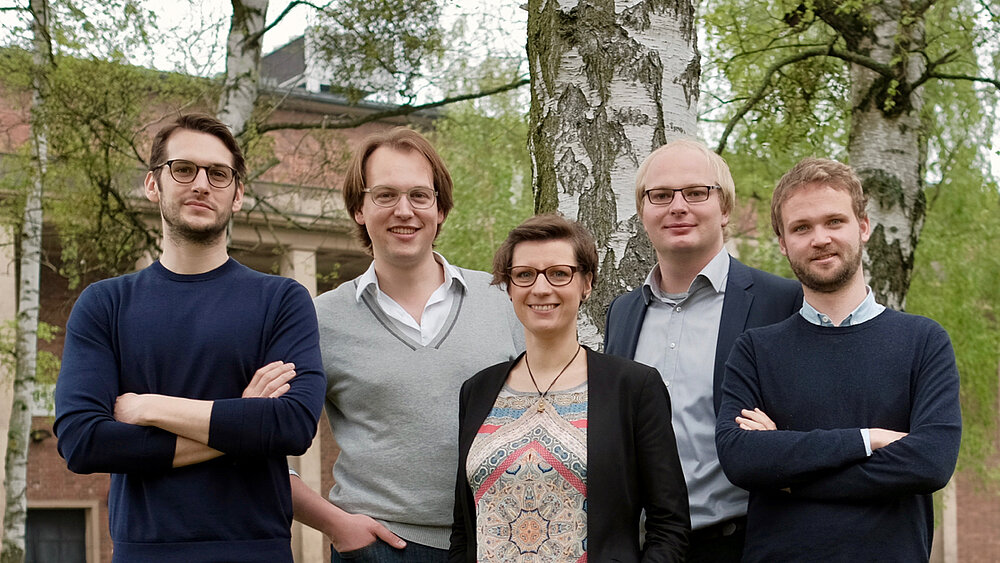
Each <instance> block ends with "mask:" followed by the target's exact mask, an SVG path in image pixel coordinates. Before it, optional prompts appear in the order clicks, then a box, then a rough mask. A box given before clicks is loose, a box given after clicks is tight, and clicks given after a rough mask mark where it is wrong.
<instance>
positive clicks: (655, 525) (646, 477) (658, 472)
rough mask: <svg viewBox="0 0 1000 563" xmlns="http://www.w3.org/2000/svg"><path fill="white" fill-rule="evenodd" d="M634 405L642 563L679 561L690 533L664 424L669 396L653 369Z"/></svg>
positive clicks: (670, 435) (683, 489)
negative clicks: (642, 518) (643, 540)
mask: <svg viewBox="0 0 1000 563" xmlns="http://www.w3.org/2000/svg"><path fill="white" fill-rule="evenodd" d="M644 367H645V366H644ZM638 401H639V405H638V408H637V409H636V422H635V424H636V428H635V433H634V435H635V436H636V445H635V449H636V465H637V469H638V477H639V480H640V483H641V484H642V493H641V494H642V497H643V498H644V499H645V501H644V504H643V508H644V509H645V511H646V543H645V545H644V546H643V555H642V561H645V562H654V561H657V562H659V561H663V562H669V561H683V560H684V557H685V554H686V553H687V546H688V535H689V533H690V530H691V518H690V515H689V507H688V494H687V485H686V484H685V482H684V472H683V470H682V469H681V462H680V458H679V457H678V455H677V441H676V439H675V438H674V429H673V426H672V425H671V422H670V396H669V395H668V394H667V388H666V386H665V385H664V384H663V380H662V379H661V378H660V374H659V372H657V371H656V370H655V369H652V368H649V369H648V370H646V373H645V377H644V378H643V383H642V390H641V392H640V393H639V394H638Z"/></svg>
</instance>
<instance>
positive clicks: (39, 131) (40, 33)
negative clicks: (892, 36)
mask: <svg viewBox="0 0 1000 563" xmlns="http://www.w3.org/2000/svg"><path fill="white" fill-rule="evenodd" d="M30 10H31V30H32V35H33V43H34V54H33V58H32V65H33V66H34V76H35V81H34V84H33V89H32V90H33V91H32V103H31V105H32V113H33V114H38V113H40V110H41V108H42V106H43V104H44V103H45V93H46V89H47V84H46V76H47V75H48V69H49V68H50V67H51V65H52V45H51V41H50V38H49V28H48V19H49V6H48V0H31V3H30ZM31 133H32V139H31V152H32V160H33V161H34V164H35V174H34V175H33V177H32V179H31V182H32V185H31V188H30V189H29V190H28V194H27V198H26V199H25V203H24V219H23V221H22V227H21V234H20V236H19V237H18V243H19V244H18V246H19V252H18V253H19V255H20V268H19V274H20V277H19V280H18V282H19V283H18V301H17V347H16V355H17V364H16V368H15V376H14V402H13V407H12V409H11V415H10V430H9V431H8V437H7V439H8V443H7V458H6V478H5V480H4V489H5V492H6V497H7V498H6V501H7V503H6V509H5V513H4V535H3V553H2V554H0V561H2V562H3V563H14V562H17V563H20V562H21V561H24V536H25V523H26V521H27V515H28V497H27V483H28V479H27V476H28V444H29V443H30V434H31V410H32V406H33V404H34V394H35V362H36V357H37V346H38V301H39V299H38V298H39V292H40V288H41V255H42V193H43V189H44V185H45V172H46V167H47V165H48V163H47V161H48V139H47V137H46V131H45V126H44V123H39V122H36V123H35V126H34V127H32V131H31Z"/></svg>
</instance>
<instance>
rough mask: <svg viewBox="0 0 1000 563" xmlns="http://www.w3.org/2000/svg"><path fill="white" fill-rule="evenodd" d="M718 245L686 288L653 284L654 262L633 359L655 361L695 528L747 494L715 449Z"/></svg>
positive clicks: (741, 510) (725, 264) (732, 509)
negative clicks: (671, 290)
mask: <svg viewBox="0 0 1000 563" xmlns="http://www.w3.org/2000/svg"><path fill="white" fill-rule="evenodd" d="M729 260H730V258H729V253H728V252H726V250H725V249H722V251H720V252H719V253H718V254H717V255H716V256H715V257H714V258H712V261H711V262H709V263H708V264H707V265H706V266H705V267H704V268H703V269H702V271H701V272H700V273H699V274H698V275H697V276H696V277H695V279H694V281H693V282H691V285H690V287H689V288H688V291H687V293H682V294H679V295H671V294H666V293H664V292H663V291H662V290H661V289H660V269H659V267H654V268H653V270H652V271H651V272H650V273H649V275H648V276H647V277H646V281H645V283H644V284H643V287H642V294H643V298H644V299H645V300H646V305H647V307H646V316H645V318H644V319H643V322H642V329H641V330H640V331H639V341H638V343H637V344H636V349H635V360H636V361H637V362H641V363H643V364H646V365H648V366H652V367H654V368H656V369H657V370H658V371H659V372H660V376H661V377H662V378H663V382H664V383H666V385H667V389H668V390H669V391H670V406H671V411H672V416H673V420H672V422H673V426H674V434H675V435H676V437H677V453H678V454H679V455H680V460H681V469H682V470H683V471H684V480H685V482H686V483H687V488H688V501H689V504H690V506H691V527H692V528H693V529H696V530H697V529H700V528H704V527H706V526H710V525H712V524H717V523H719V522H724V521H726V520H729V519H731V518H736V517H739V516H743V515H744V514H746V510H747V499H748V494H747V492H746V491H744V490H743V489H740V488H738V487H736V486H735V485H733V484H732V483H730V482H729V480H728V479H726V476H725V474H724V473H723V472H722V466H721V465H720V464H719V455H718V453H717V452H716V450H715V403H714V401H713V392H714V381H715V348H716V344H717V342H718V340H719V323H720V322H721V320H722V303H723V300H724V298H725V295H726V282H727V281H728V279H729Z"/></svg>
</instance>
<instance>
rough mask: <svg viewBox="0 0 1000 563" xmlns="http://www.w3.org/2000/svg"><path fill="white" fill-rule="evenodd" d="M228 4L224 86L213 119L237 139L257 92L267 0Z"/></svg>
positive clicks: (244, 127) (243, 129)
mask: <svg viewBox="0 0 1000 563" xmlns="http://www.w3.org/2000/svg"><path fill="white" fill-rule="evenodd" d="M232 4H233V19H232V21H231V23H230V26H229V40H228V42H227V50H226V82H225V84H223V86H222V95H221V96H219V108H218V111H217V112H216V117H218V118H219V119H220V120H221V121H222V122H223V123H225V124H226V125H228V126H229V128H230V129H232V131H233V134H234V135H236V136H239V135H242V134H243V132H244V131H245V130H246V124H247V122H249V121H250V117H251V115H252V114H253V108H254V104H255V103H256V102H257V91H258V89H259V88H260V54H261V49H262V41H263V32H264V26H265V21H266V17H267V5H268V0H232Z"/></svg>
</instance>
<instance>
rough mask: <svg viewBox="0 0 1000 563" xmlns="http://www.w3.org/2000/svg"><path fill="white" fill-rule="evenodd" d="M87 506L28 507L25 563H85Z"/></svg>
mask: <svg viewBox="0 0 1000 563" xmlns="http://www.w3.org/2000/svg"><path fill="white" fill-rule="evenodd" d="M86 530H87V524H86V509H83V508H29V509H28V521H27V531H26V536H27V537H26V538H25V558H24V560H25V563H47V562H51V561H59V562H60V563H86V561H87V546H86Z"/></svg>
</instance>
